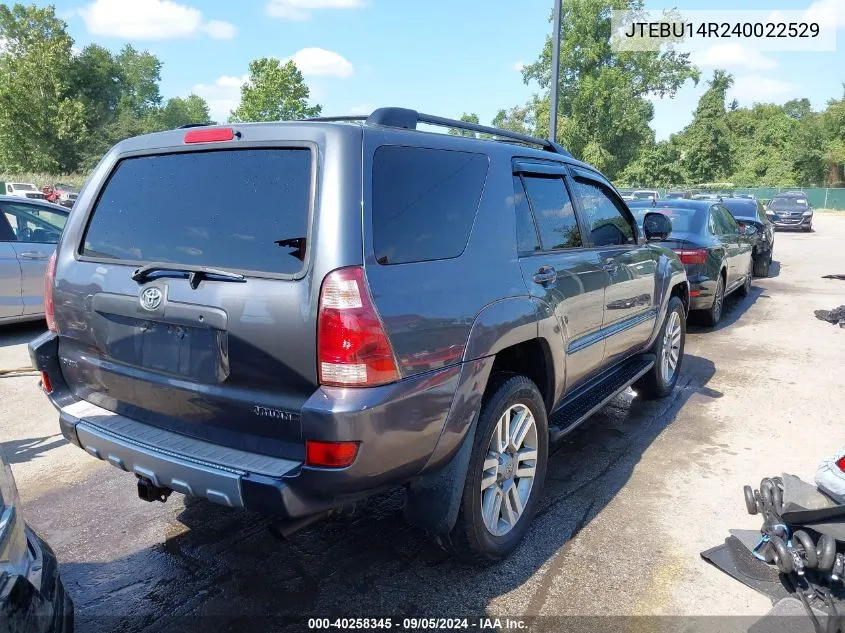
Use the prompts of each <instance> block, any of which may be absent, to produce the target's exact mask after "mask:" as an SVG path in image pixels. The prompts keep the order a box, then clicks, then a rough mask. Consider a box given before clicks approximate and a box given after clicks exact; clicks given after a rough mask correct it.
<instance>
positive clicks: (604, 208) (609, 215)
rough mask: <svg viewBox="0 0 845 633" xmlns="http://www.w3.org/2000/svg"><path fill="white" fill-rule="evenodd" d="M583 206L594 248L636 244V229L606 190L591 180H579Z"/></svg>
mask: <svg viewBox="0 0 845 633" xmlns="http://www.w3.org/2000/svg"><path fill="white" fill-rule="evenodd" d="M576 182H577V185H576V186H577V187H578V194H579V195H580V196H581V206H582V207H583V208H584V211H585V212H586V213H587V218H588V220H589V222H590V235H591V237H592V238H593V245H594V246H619V245H622V244H634V243H636V241H635V239H634V229H633V227H632V226H631V222H630V221H629V220H628V217H627V215H626V214H625V213H624V211H622V209H620V208H619V207H617V206H616V203H615V202H614V200H613V198H611V196H610V194H609V193H607V192H606V191H605V188H604V187H603V186H602V185H600V184H599V183H597V182H594V181H591V180H583V179H580V178H579V179H577V180H576Z"/></svg>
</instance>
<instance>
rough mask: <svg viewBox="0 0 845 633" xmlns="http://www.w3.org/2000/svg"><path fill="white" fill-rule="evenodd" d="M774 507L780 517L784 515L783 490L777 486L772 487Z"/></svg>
mask: <svg viewBox="0 0 845 633" xmlns="http://www.w3.org/2000/svg"><path fill="white" fill-rule="evenodd" d="M772 507H773V508H774V509H775V512H777V514H778V516H780V515H781V514H783V490H782V489H781V487H780V486H778V485H777V484H774V485H773V486H772Z"/></svg>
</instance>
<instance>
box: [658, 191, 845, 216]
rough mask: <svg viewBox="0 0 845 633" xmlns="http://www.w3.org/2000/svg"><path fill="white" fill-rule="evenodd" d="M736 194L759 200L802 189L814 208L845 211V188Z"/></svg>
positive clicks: (743, 192) (663, 193)
mask: <svg viewBox="0 0 845 633" xmlns="http://www.w3.org/2000/svg"><path fill="white" fill-rule="evenodd" d="M659 191H660V195H661V196H664V197H665V196H666V193H667V192H669V191H687V189H685V188H684V187H677V188H669V189H660V190H659ZM690 191H693V192H694V193H710V191H708V190H707V189H692V190H690ZM731 191H733V192H734V193H735V194H737V195H740V194H750V195H752V196H754V197H755V198H757V199H758V200H771V199H772V198H773V197H774V196H775V195H776V194H779V193H781V192H783V191H802V192H803V193H804V194H806V196H807V200H809V202H810V206H811V207H813V208H814V209H835V210H837V211H845V189H822V188H821V187H816V188H809V189H802V188H801V187H779V188H778V187H756V188H755V187H745V188H736V189H733V190H731ZM727 192H728V191H725V190H722V191H716V190H713V193H727Z"/></svg>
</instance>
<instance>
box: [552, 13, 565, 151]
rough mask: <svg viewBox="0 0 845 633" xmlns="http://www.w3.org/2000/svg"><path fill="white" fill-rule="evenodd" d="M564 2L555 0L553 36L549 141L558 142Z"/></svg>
mask: <svg viewBox="0 0 845 633" xmlns="http://www.w3.org/2000/svg"><path fill="white" fill-rule="evenodd" d="M562 4H563V0H555V25H554V33H553V34H552V102H551V107H550V108H549V110H550V113H549V115H550V120H549V140H551V141H552V143H555V142H557V91H558V81H559V79H560V12H561V5H562Z"/></svg>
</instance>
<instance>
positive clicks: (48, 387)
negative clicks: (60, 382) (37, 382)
mask: <svg viewBox="0 0 845 633" xmlns="http://www.w3.org/2000/svg"><path fill="white" fill-rule="evenodd" d="M41 388H42V389H43V390H44V393H46V394H47V395H48V396H49V395H50V394H51V393H53V383H51V382H50V376H48V375H47V372H46V371H42V372H41Z"/></svg>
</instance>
